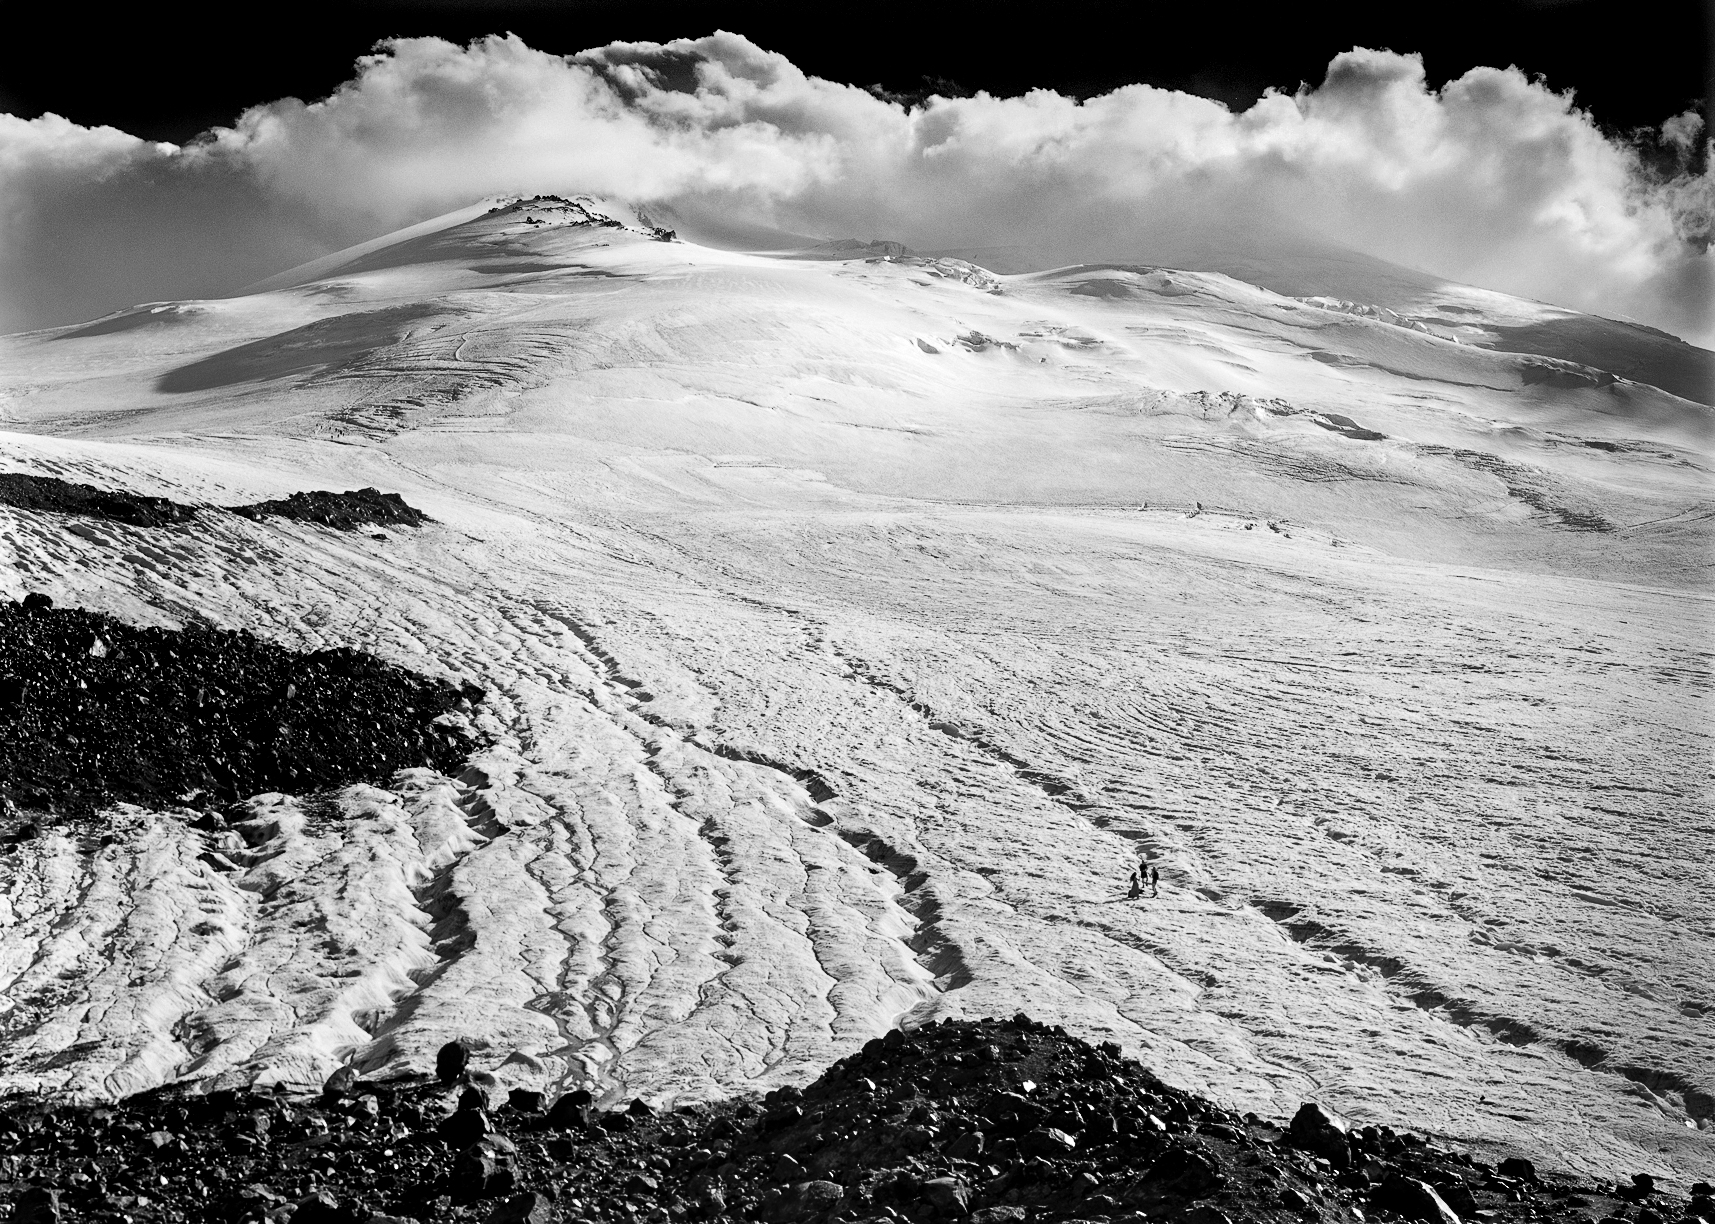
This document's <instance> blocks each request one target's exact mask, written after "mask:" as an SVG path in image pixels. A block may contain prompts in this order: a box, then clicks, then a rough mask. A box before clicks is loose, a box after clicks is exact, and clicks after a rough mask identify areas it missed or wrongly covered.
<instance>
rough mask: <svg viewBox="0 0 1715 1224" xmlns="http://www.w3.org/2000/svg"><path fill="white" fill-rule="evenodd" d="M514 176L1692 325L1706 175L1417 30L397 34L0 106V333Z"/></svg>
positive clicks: (716, 218) (928, 233)
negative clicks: (1030, 64) (300, 70)
mask: <svg viewBox="0 0 1715 1224" xmlns="http://www.w3.org/2000/svg"><path fill="white" fill-rule="evenodd" d="M1700 136H1701V130H1700V122H1699V121H1698V119H1697V117H1696V116H1695V115H1687V116H1680V117H1677V118H1673V119H1669V120H1668V121H1667V123H1666V124H1665V125H1664V127H1663V129H1662V139H1661V145H1662V147H1664V148H1668V149H1670V150H1676V151H1677V152H1678V153H1679V154H1680V157H1681V162H1680V164H1681V166H1682V167H1683V166H1686V165H1690V164H1692V163H1694V162H1696V161H1697V160H1698V159H1697V157H1696V153H1697V141H1698V140H1699V138H1700ZM1703 160H1704V161H1705V162H1707V160H1708V159H1707V157H1705V158H1704V159H1703ZM1657 161H1659V159H1657ZM537 192H559V193H568V192H590V193H594V194H600V195H608V196H613V197H620V198H624V199H627V200H631V201H633V202H636V203H642V204H661V205H666V206H668V207H670V208H672V209H673V210H674V211H675V213H677V214H678V215H680V216H684V217H688V218H692V219H701V220H702V221H703V222H705V223H707V224H715V223H719V224H722V225H727V226H732V227H740V226H770V227H775V228H779V229H784V230H788V231H791V232H795V233H803V234H812V235H820V236H846V235H855V236H859V237H864V238H869V237H885V238H893V239H897V240H900V241H903V242H906V243H908V244H910V245H912V246H915V247H919V248H922V249H941V248H953V247H982V246H1017V247H1023V248H1028V249H1029V250H1031V251H1033V252H1035V253H1037V255H1038V256H1039V258H1041V259H1044V260H1052V261H1054V262H1072V261H1078V260H1097V259H1136V258H1148V257H1156V258H1160V257H1162V256H1171V255H1174V254H1181V255H1186V254H1195V253H1196V252H1199V251H1202V252H1211V251H1218V250H1220V249H1222V248H1223V246H1225V245H1231V244H1244V243H1249V244H1251V247H1252V248H1253V251H1252V253H1255V248H1257V247H1258V244H1262V245H1266V244H1267V243H1268V242H1272V241H1275V240H1276V238H1277V237H1278V236H1285V238H1286V239H1290V240H1294V241H1298V240H1303V241H1320V242H1327V243H1333V244H1337V245H1340V246H1344V247H1349V248H1353V249H1356V250H1359V251H1362V252H1364V253H1366V254H1369V255H1374V256H1377V257H1380V258H1383V259H1387V260H1392V261H1394V262H1397V263H1402V264H1406V265H1408V266H1412V267H1415V268H1419V269H1422V270H1424V271H1427V272H1431V273H1434V274H1437V275H1440V276H1445V277H1448V278H1450V279H1454V280H1460V281H1466V282H1470V283H1473V284H1478V285H1483V286H1486V287H1490V288H1495V289H1500V290H1504V291H1507V292H1511V293H1516V294H1520V295H1523V296H1527V297H1533V298H1539V299H1542V300H1546V301H1550V302H1554V303H1558V304H1561V305H1565V306H1569V307H1572V308H1575V309H1581V310H1587V311H1591V312H1594V313H1599V314H1606V315H1610V316H1621V317H1628V318H1633V319H1636V320H1638V321H1640V322H1645V323H1649V324H1652V325H1654V326H1658V327H1662V328H1664V329H1666V330H1669V331H1672V332H1674V333H1676V334H1679V335H1681V336H1684V337H1686V338H1688V339H1691V340H1693V341H1694V342H1697V343H1701V344H1705V345H1711V344H1715V257H1712V256H1711V254H1710V253H1709V250H1708V230H1709V218H1710V215H1711V212H1712V208H1711V200H1712V199H1715V180H1712V178H1711V176H1710V173H1709V172H1708V171H1707V170H1705V171H1704V172H1702V173H1701V174H1693V173H1692V172H1690V171H1689V170H1685V169H1683V168H1682V169H1681V170H1679V171H1678V172H1676V173H1664V172H1662V171H1661V170H1660V169H1659V167H1655V168H1652V165H1649V164H1646V161H1645V159H1643V158H1641V157H1640V156H1639V155H1638V153H1637V152H1636V150H1635V149H1634V148H1633V147H1632V146H1631V145H1630V144H1628V143H1627V142H1625V141H1623V140H1618V139H1615V138H1612V137H1610V136H1608V135H1605V134H1604V133H1603V132H1602V131H1601V130H1600V128H1599V127H1598V126H1597V124H1596V123H1595V122H1594V121H1593V120H1592V118H1591V117H1590V116H1589V115H1587V114H1585V113H1584V112H1582V111H1580V110H1579V109H1578V108H1577V107H1576V106H1575V105H1574V103H1573V100H1572V99H1571V98H1570V97H1569V96H1567V95H1562V94H1557V93H1555V92H1553V91H1552V90H1550V89H1548V88H1546V87H1545V86H1544V85H1543V84H1541V83H1540V82H1533V81H1531V80H1529V79H1527V78H1526V77H1525V76H1524V74H1523V73H1521V72H1519V71H1518V70H1516V69H1512V68H1506V69H1499V68H1478V69H1473V70H1472V71H1470V72H1468V73H1466V74H1465V75H1464V76H1463V77H1460V78H1459V79H1457V80H1455V81H1451V82H1449V83H1448V84H1447V85H1445V86H1444V87H1442V88H1441V89H1439V90H1431V89H1429V88H1428V86H1427V84H1426V81H1425V77H1424V72H1423V66H1422V63H1421V61H1420V60H1419V59H1418V58H1417V57H1415V56H1409V55H1398V54H1394V53H1392V52H1383V51H1369V50H1361V49H1357V50H1353V51H1350V52H1347V53H1345V54H1343V55H1340V56H1338V57H1336V58H1335V59H1334V61H1333V62H1332V63H1331V64H1330V65H1329V68H1328V72H1327V75H1326V78H1325V79H1324V80H1323V82H1322V83H1321V84H1320V85H1318V86H1316V87H1315V88H1301V89H1300V90H1299V92H1297V93H1296V94H1291V95H1289V94H1285V93H1278V92H1272V93H1269V94H1267V95H1265V96H1264V97H1263V98H1262V99H1261V100H1259V101H1258V102H1257V103H1256V104H1255V105H1254V106H1252V107H1250V108H1249V109H1248V110H1245V111H1242V112H1238V113H1234V112H1231V111H1229V110H1228V109H1227V108H1226V107H1225V106H1223V105H1221V104H1220V103H1217V102H1213V101H1209V100H1207V99H1203V98H1198V97H1193V96H1190V95H1187V94H1182V93H1175V92H1171V91H1166V90H1160V89H1155V88H1152V87H1149V86H1143V85H1137V86H1130V87H1127V88H1124V89H1119V90H1116V91H1114V92H1112V93H1109V94H1106V95H1103V96H1100V97H1095V98H1090V99H1087V100H1085V101H1081V102H1080V101H1078V100H1076V99H1072V98H1068V97H1064V96H1061V95H1059V94H1056V93H1052V92H1049V91H1036V92H1033V93H1029V94H1026V95H1023V96H1021V97H1015V98H995V97H990V96H986V95H980V94H979V95H978V96H976V97H972V98H956V99H946V98H936V99H932V100H931V101H930V102H929V103H928V104H926V105H924V106H921V107H918V108H915V109H909V110H908V109H906V108H905V107H903V106H901V105H899V104H897V103H894V102H889V101H886V100H883V99H880V98H877V97H874V96H872V95H870V94H869V93H867V92H865V91H864V90H861V89H857V88H854V87H852V86H847V85H841V84H837V83H834V82H830V81H824V80H820V79H817V78H814V77H810V76H806V75H805V74H804V73H803V72H801V71H799V70H798V69H797V68H796V67H795V66H793V65H792V64H791V63H790V62H789V61H788V60H786V59H785V58H784V57H782V56H779V55H775V54H772V53H770V52H767V51H765V50H763V49H761V48H759V47H757V46H756V45H754V44H753V43H751V42H749V41H748V40H746V39H744V38H742V37H739V36H737V35H734V34H726V33H717V34H714V35H711V36H710V37H707V38H701V39H695V40H680V41H677V42H673V43H670V44H666V45H656V44H614V45H612V46H608V47H603V48H599V49H596V50H592V51H587V52H584V53H582V54H579V55H574V56H558V55H551V54H547V53H545V52H541V51H537V50H534V49H532V48H530V47H528V46H526V45H525V44H524V43H523V42H521V41H520V40H518V39H517V38H514V37H510V36H507V37H498V36H497V37H490V38H486V39H481V40H478V41H476V42H474V43H472V44H471V45H470V46H468V47H457V46H454V45H452V44H450V43H446V42H443V41H441V40H438V39H429V38H419V39H402V40H397V41H394V42H391V43H388V44H386V45H385V46H384V47H382V48H381V49H380V50H379V51H378V53H377V54H375V55H372V56H368V57H366V58H364V59H363V60H362V61H360V62H359V64H358V68H357V72H356V75H355V76H354V78H353V79H352V80H351V81H350V82H348V83H347V84H346V85H344V86H343V87H341V88H340V89H339V90H337V91H336V92H335V93H334V94H332V95H331V96H330V97H328V98H326V99H324V100H322V101H319V102H313V103H308V104H306V103H303V102H301V101H298V100H296V99H287V100H284V101H278V102H272V103H268V104H266V105H260V106H255V107H252V108H251V109H250V110H248V111H246V112H245V113H244V114H243V115H241V116H239V117H238V119H237V120H236V121H235V122H234V123H233V125H232V126H231V127H230V128H221V129H217V130H216V131H214V132H212V133H210V134H209V135H208V136H206V137H204V138H203V139H201V140H199V141H196V142H193V143H192V144H190V145H187V146H184V147H176V146H171V145H157V144H151V143H148V142H145V141H141V140H137V139H135V138H133V137H130V136H127V135H126V134H124V133H122V132H119V131H116V130H114V129H111V128H84V127H80V126H77V125H75V124H72V123H69V122H67V121H65V120H63V119H60V118H58V117H56V116H51V115H50V116H45V117H43V118H40V119H36V120H31V121H24V120H20V119H17V118H14V117H10V116H0V330H16V329H19V328H24V327H32V326H44V325H48V324H53V323H62V322H70V321H74V320H77V319H81V318H86V317H89V316H91V315H95V314H99V313H101V312H103V311H106V310H110V309H113V308H115V307H118V306H123V305H128V304H130V303H132V302H135V301H140V300H151V299H163V298H169V297H185V296H209V295H216V294H219V293H223V292H230V291H232V290H233V289H236V288H237V287H239V286H241V285H243V284H246V283H248V282H250V281H252V280H255V279H257V278H259V277H262V276H265V275H267V274H268V273H271V272H274V271H277V270H279V269H281V268H283V267H286V266H289V265H291V264H293V263H296V262H300V261H302V260H305V259H309V258H312V257H314V256H316V255H320V254H323V253H326V252H327V251H330V250H333V249H337V248H338V247H340V246H343V245H347V244H350V243H353V242H357V241H361V240H363V239H366V238H370V237H373V236H375V235H377V234H380V233H384V232H386V231H388V230H390V229H393V228H396V227H399V226H402V225H406V224H410V223H412V222H415V221H418V220H422V219H424V218H426V217H429V216H433V215H435V214H437V213H440V212H445V211H449V210H451V209H453V208H457V207H460V206H462V205H464V204H468V203H471V202H472V201H474V200H476V199H479V198H481V197H484V196H488V195H496V194H506V193H532V194H534V193H537ZM1262 236H1268V237H1262Z"/></svg>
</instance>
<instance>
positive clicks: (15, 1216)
mask: <svg viewBox="0 0 1715 1224" xmlns="http://www.w3.org/2000/svg"><path fill="white" fill-rule="evenodd" d="M42 598H43V599H46V598H47V596H46V595H44V596H42ZM29 599H30V596H28V595H26V596H25V597H24V600H25V603H26V605H27V604H28V602H29ZM63 1219H65V1212H64V1209H63V1208H61V1207H60V1192H59V1191H58V1190H53V1189H49V1188H47V1187H45V1186H31V1187H30V1188H29V1189H27V1190H25V1191H24V1192H23V1193H22V1194H20V1195H18V1197H17V1199H16V1200H15V1201H14V1202H13V1204H12V1224H60V1221H61V1220H63Z"/></svg>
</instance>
